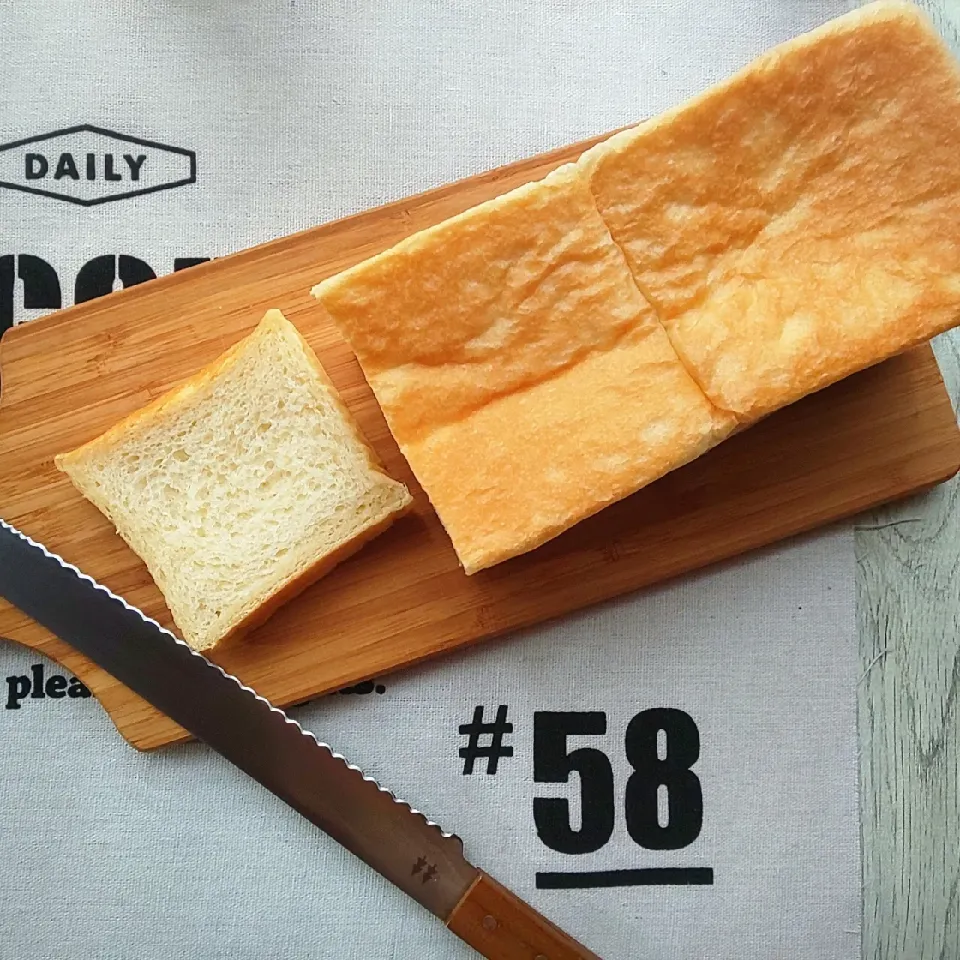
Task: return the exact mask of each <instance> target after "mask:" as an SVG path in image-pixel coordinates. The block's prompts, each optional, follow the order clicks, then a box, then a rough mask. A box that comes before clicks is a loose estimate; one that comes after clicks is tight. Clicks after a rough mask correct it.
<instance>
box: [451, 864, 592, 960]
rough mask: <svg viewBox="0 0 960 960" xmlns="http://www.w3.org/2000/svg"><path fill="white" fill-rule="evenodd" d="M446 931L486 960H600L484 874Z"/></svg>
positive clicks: (462, 903)
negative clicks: (448, 930) (467, 944)
mask: <svg viewBox="0 0 960 960" xmlns="http://www.w3.org/2000/svg"><path fill="white" fill-rule="evenodd" d="M447 927H449V929H450V930H452V931H453V932H454V933H455V934H456V935H457V936H458V937H460V939H461V940H464V941H466V942H467V943H469V944H470V946H471V947H473V949H474V950H476V951H478V952H479V953H480V954H482V955H483V956H484V957H486V958H487V960H600V958H599V957H598V956H597V955H596V954H595V953H591V952H590V951H589V950H588V949H587V948H586V947H582V946H581V945H580V944H579V943H577V941H576V940H574V939H573V938H572V937H568V936H567V934H565V933H564V932H563V931H562V930H561V929H560V928H559V927H555V926H554V925H553V924H552V923H551V922H550V921H549V920H547V918H546V917H543V916H541V915H540V914H539V913H537V911H536V910H534V909H533V907H531V906H530V905H529V904H528V903H524V901H523V900H521V899H520V898H519V897H518V896H516V894H513V893H511V892H510V891H509V890H508V889H507V888H506V887H504V886H501V885H500V884H499V883H497V881H496V880H494V879H493V878H492V877H490V876H488V875H487V874H485V873H484V872H483V871H481V872H480V876H479V877H477V879H476V881H475V882H474V884H473V886H472V887H470V889H469V890H468V891H467V892H466V893H465V894H464V896H463V899H462V900H461V901H460V902H459V903H458V904H457V906H456V907H454V910H453V913H451V914H450V918H449V919H448V920H447Z"/></svg>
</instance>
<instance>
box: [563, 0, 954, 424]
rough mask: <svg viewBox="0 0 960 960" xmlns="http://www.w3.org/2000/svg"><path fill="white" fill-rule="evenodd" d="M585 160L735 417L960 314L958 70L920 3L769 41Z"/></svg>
mask: <svg viewBox="0 0 960 960" xmlns="http://www.w3.org/2000/svg"><path fill="white" fill-rule="evenodd" d="M580 165H581V168H582V169H583V171H584V172H585V174H586V175H587V176H588V177H589V180H590V185H591V189H592V191H593V194H594V196H595V198H596V202H597V206H598V209H599V211H600V214H601V216H602V217H603V218H604V220H605V222H606V224H607V226H608V227H609V229H610V231H611V234H612V236H613V238H614V239H615V240H616V241H617V243H618V244H619V245H620V247H621V248H622V249H623V251H624V253H625V254H626V257H627V261H628V262H629V264H630V267H631V269H632V271H633V274H634V277H635V279H636V281H637V284H638V286H639V287H640V289H641V290H642V291H643V293H644V294H645V296H646V297H647V299H648V300H649V301H650V302H651V303H652V304H653V305H654V307H655V308H656V310H657V312H658V315H659V317H660V319H661V321H662V322H663V323H664V326H665V328H666V330H667V332H668V334H669V335H670V338H671V340H672V342H673V344H674V346H675V347H676V349H677V351H678V353H679V354H680V355H681V357H682V358H683V360H684V362H685V363H686V365H687V368H688V369H689V370H690V371H691V372H692V373H693V375H694V377H695V378H696V379H697V381H698V382H699V384H700V385H701V387H702V388H703V389H704V391H705V392H706V394H707V395H708V396H709V397H710V399H711V400H712V401H713V402H714V403H715V404H716V405H718V406H719V407H722V408H723V409H725V410H729V411H732V412H733V413H735V414H736V416H737V417H738V418H739V419H740V420H741V421H743V422H750V421H753V420H755V419H757V418H758V417H760V416H763V415H764V414H767V413H769V412H771V411H772V410H775V409H777V408H778V407H782V406H784V405H786V404H788V403H790V402H792V401H794V400H797V399H798V398H800V397H802V396H804V395H806V394H808V393H811V392H813V391H815V390H818V389H820V388H821V387H824V386H826V385H827V384H829V383H832V382H834V381H836V380H839V379H841V378H843V377H845V376H847V375H848V374H851V373H853V372H855V371H857V370H859V369H862V368H863V367H866V366H869V365H871V364H874V363H876V362H878V361H880V360H883V359H885V358H887V357H889V356H891V355H893V354H895V353H897V352H900V351H902V350H904V349H906V348H908V347H910V346H913V345H915V344H917V343H919V342H921V341H924V340H927V339H929V338H930V337H932V336H934V335H936V334H938V333H940V332H942V331H943V330H945V329H947V328H949V327H952V326H954V325H955V324H957V322H958V321H960V71H958V69H957V63H956V61H955V60H954V58H953V57H952V56H951V54H950V53H949V51H948V50H947V48H946V47H945V45H944V44H943V42H942V41H941V40H940V38H939V37H938V36H937V35H936V33H935V31H934V30H933V28H932V26H931V25H930V23H929V22H928V21H927V19H926V17H925V16H924V15H923V14H922V13H921V12H920V11H919V10H918V9H917V8H916V7H915V6H914V5H913V4H911V3H899V2H881V3H874V4H870V5H868V6H865V7H862V8H860V9H858V10H856V11H854V12H852V13H850V14H847V15H845V16H842V17H839V18H837V19H836V20H833V21H831V22H829V23H827V24H826V25H824V26H822V27H820V28H819V29H817V30H815V31H813V32H811V33H809V34H806V35H804V36H801V37H799V38H796V39H794V40H792V41H790V42H788V43H785V44H782V45H781V46H779V47H775V48H773V49H772V50H771V51H769V52H768V53H766V54H764V55H763V56H761V57H760V58H759V59H758V60H756V61H755V62H753V63H752V64H750V65H749V66H748V67H747V68H745V69H744V70H742V71H740V72H739V73H738V74H736V75H735V76H733V77H732V78H731V79H729V80H728V81H726V82H724V83H722V84H720V85H719V86H717V87H715V88H713V89H711V90H709V91H707V92H706V93H704V94H702V95H700V96H698V97H696V98H694V99H693V100H691V101H690V102H688V103H686V104H684V105H682V106H680V107H678V108H677V109H674V110H671V111H669V112H667V113H665V114H663V115H661V116H659V117H657V118H655V119H653V120H650V121H648V122H646V123H643V124H641V125H640V126H638V127H636V128H633V129H631V130H628V131H625V132H623V133H620V134H617V135H615V136H613V137H612V138H610V139H609V140H607V141H605V142H603V143H602V144H600V145H599V146H597V147H594V148H593V149H592V150H590V151H588V152H587V153H586V154H584V156H583V157H582V158H581V160H580Z"/></svg>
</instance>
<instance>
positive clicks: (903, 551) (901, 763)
mask: <svg viewBox="0 0 960 960" xmlns="http://www.w3.org/2000/svg"><path fill="white" fill-rule="evenodd" d="M919 3H920V6H922V7H924V8H925V9H926V10H927V11H928V13H930V14H931V16H932V18H933V20H934V22H935V23H936V25H937V27H938V29H939V30H940V32H941V34H942V35H943V36H944V38H945V39H946V40H947V42H948V43H949V44H950V46H951V48H952V49H953V52H954V53H955V54H957V56H958V57H960V0H919ZM935 349H936V353H937V357H938V359H939V360H940V364H941V368H942V370H943V373H944V377H945V379H946V381H947V384H948V387H949V390H950V394H951V396H952V397H953V401H954V405H955V406H956V405H957V404H958V403H960V334H958V333H957V332H956V331H954V332H953V333H951V334H947V335H945V336H943V337H940V338H939V339H938V340H937V341H936V342H935ZM856 538H857V561H858V581H857V587H858V608H859V620H860V658H861V663H862V668H863V676H862V679H861V681H860V686H859V714H860V742H861V752H860V766H861V817H862V836H863V874H864V903H863V956H864V958H865V960H957V958H960V483H958V481H957V480H952V481H951V482H950V483H948V484H945V485H943V486H941V487H938V488H937V489H936V490H933V491H931V492H930V493H928V494H925V495H923V496H919V497H915V498H912V499H910V500H909V501H905V502H903V503H901V504H898V505H897V506H896V507H895V508H888V509H884V510H880V511H876V512H875V513H873V514H871V515H870V516H866V517H864V518H862V519H861V520H860V521H859V522H858V526H857V534H856Z"/></svg>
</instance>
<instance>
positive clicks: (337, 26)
mask: <svg viewBox="0 0 960 960" xmlns="http://www.w3.org/2000/svg"><path fill="white" fill-rule="evenodd" d="M850 5H851V4H849V3H848V2H846V0H834V2H831V0H779V2H770V3H766V4H763V5H760V4H756V3H754V2H753V0H718V2H715V3H712V4H702V3H701V2H699V0H660V2H649V3H630V4H627V3H620V2H612V3H605V4H595V3H586V2H581V3H578V2H574V0H549V2H539V3H523V4H520V3H508V2H505V0H496V2H488V3H484V4H467V3H453V2H448V3H441V2H429V0H406V2H399V0H396V2H383V3H374V2H366V0H354V2H339V3H328V4H322V5H321V4H310V3H306V2H304V0H285V2H282V3H281V2H278V0H257V2H254V0H234V2H230V3H226V2H216V0H151V2H147V3H141V4H128V3H125V2H121V0H98V2H95V3H89V2H87V3H83V2H79V0H45V2H38V3H35V4H30V5H24V4H21V3H16V2H14V0H0V91H2V94H0V96H2V100H0V106H2V111H0V141H2V142H8V141H12V140H16V139H20V138H23V137H28V136H31V135H34V134H39V133H43V132H47V131H49V130H53V129H57V128H60V127H67V126H72V125H75V124H79V123H93V124H97V125H100V126H104V127H107V128H110V129H115V130H118V131H120V132H122V133H128V134H132V135H134V136H140V137H144V138H147V139H155V140H159V141H161V142H164V143H168V144H172V145H175V146H180V147H185V148H189V149H193V150H196V152H197V161H198V182H197V183H196V184H195V185H193V186H189V187H183V188H179V189H176V190H173V191H166V192H161V193H157V194H153V195H149V196H144V197H139V198H136V199H130V200H124V201H120V202H116V203H109V204H106V205H104V206H101V207H93V208H88V209H86V208H80V207H74V206H71V205H69V204H66V203H63V202H58V201H54V200H50V199H47V198H42V197H35V196H29V195H24V194H18V193H15V192H13V191H9V190H0V241H2V244H0V256H2V255H5V254H20V253H30V254H33V255H36V256H41V257H43V258H44V259H46V260H47V261H48V262H49V263H51V265H53V266H54V267H55V269H56V270H57V272H58V274H59V277H60V282H61V286H62V288H63V293H64V305H67V304H69V303H70V302H72V290H73V282H74V278H75V276H76V273H77V270H78V269H79V267H80V266H81V264H83V263H84V262H86V261H88V260H89V259H90V258H91V257H94V256H97V255H100V254H120V253H125V254H129V255H132V256H136V257H140V258H141V259H144V260H145V261H147V262H148V263H149V264H150V265H151V266H152V267H153V269H154V270H155V271H156V272H157V273H158V274H159V273H166V272H169V271H170V270H171V269H172V264H173V260H174V258H175V257H187V256H217V255H222V254H225V253H228V252H230V251H233V250H236V249H239V248H241V247H244V246H248V245H250V244H253V243H257V242H259V241H262V240H265V239H268V238H271V237H275V236H279V235H282V234H285V233H288V232H291V231H293V230H297V229H301V228H304V227H307V226H310V225H312V224H315V223H319V222H322V221H325V220H328V219H332V218H335V217H338V216H342V215H345V214H348V213H351V212H355V211H358V210H361V209H364V208H367V207H369V206H372V205H375V204H378V203H381V202H384V201H387V200H390V199H394V198H397V197H401V196H403V195H405V194H409V193H412V192H415V191H419V190H422V189H425V188H428V187H430V186H433V185H437V184H440V183H443V182H446V181H449V180H451V179H454V178H457V177H460V176H464V175H467V174H470V173H472V172H476V171H479V170H482V169H486V168H489V167H491V166H495V165H497V164H500V163H503V162H508V161H510V160H513V159H517V158H520V157H523V156H527V155H530V154H533V153H537V152H539V151H541V150H544V149H548V148H550V147H554V146H558V145H561V144H563V143H567V142H570V141H573V140H577V139H581V138H583V137H586V136H589V135H592V134H596V133H601V132H603V131H605V130H608V129H611V128H613V127H616V126H619V125H622V124H625V123H628V122H631V121H633V120H636V119H639V118H641V117H643V116H646V115H649V114H652V113H655V112H657V111H659V110H661V109H663V108H665V107H667V106H670V105H672V104H674V103H676V102H678V101H679V100H681V99H682V98H684V97H686V96H688V95H690V94H692V93H695V92H697V91H698V90H700V89H702V88H704V87H706V86H708V85H709V84H711V83H713V82H715V81H716V80H718V79H720V78H722V77H723V76H725V75H727V74H729V73H730V72H731V71H733V70H734V69H736V68H738V67H739V66H741V65H742V64H744V63H745V62H747V61H748V60H749V59H750V58H751V57H752V56H754V55H755V54H757V53H759V52H760V51H761V50H763V49H764V48H766V47H768V46H770V45H772V44H773V43H776V42H778V41H780V40H783V39H786V38H788V37H790V36H793V35H795V34H796V33H798V32H801V31H802V30H805V29H808V28H810V27H812V26H814V25H815V24H817V23H820V22H822V21H823V20H825V19H827V18H828V17H830V16H834V15H836V14H839V13H841V12H843V11H844V10H846V9H847V8H848V7H849V6H850ZM33 315H34V313H33V312H31V311H29V310H25V309H23V307H22V305H20V304H18V305H17V306H16V319H17V320H18V321H23V320H27V319H29V318H30V317H31V316H33ZM0 455H2V451H0ZM853 590H854V570H853V552H852V542H851V537H850V534H849V532H848V531H847V530H845V529H840V530H833V531H829V532H823V533H820V534H816V535H813V536H811V537H808V538H806V539H805V540H803V541H801V542H794V543H791V544H786V545H781V546H778V547H776V548H774V549H771V550H768V551H764V552H762V553H759V554H756V555H754V556H751V557H749V558H745V559H742V560H740V561H738V562H736V563H732V564H728V565H725V566H724V567H722V568H719V569H716V570H712V571H708V572H705V573H701V574H698V575H696V576H692V577H687V578H685V579H684V580H683V581H681V582H678V583H675V584H672V585H669V586H665V587H661V588H658V589H655V590H651V591H646V592H644V593H643V594H640V595H637V596H634V597H629V598H623V599H621V600H619V601H616V602H614V603H610V604H607V605H605V606H603V607H600V608H597V609H594V610H591V611H587V612H584V613H582V614H580V615H577V616H574V617H569V618H567V619H565V620H564V621H562V622H560V623H557V624H552V625H550V626H547V627H543V628H539V629H537V630H533V631H529V632H527V633H525V634H523V635H517V636H513V637H510V638H507V639H505V640H503V641H500V642H497V643H493V644H489V645H486V646H484V647H480V648H477V649H474V650H472V651H470V652H469V653H467V654H465V655H458V656H455V657H452V658H448V659H446V660H444V661H442V662H439V663H436V664H429V665H427V666H425V667H422V668H420V669H418V670H416V671H413V672H408V673H406V674H404V675H403V676H401V677H388V678H381V682H382V683H383V684H384V685H385V686H386V692H385V693H384V694H382V695H377V694H369V695H366V696H357V695H353V696H334V697H328V698H324V699H323V700H320V701H318V702H316V703H314V704H311V705H309V706H306V707H303V708H301V709H300V710H298V711H297V715H298V716H299V717H300V718H301V719H303V720H305V721H306V722H307V724H308V725H309V726H310V727H311V728H312V729H314V730H315V731H316V732H317V733H318V734H319V735H320V736H321V737H323V738H325V739H327V740H329V741H330V742H332V743H333V744H335V745H336V746H337V747H338V748H339V749H341V750H343V751H344V752H346V753H348V755H350V756H351V758H352V759H354V760H355V762H357V763H359V764H360V765H361V766H363V767H364V769H365V770H366V771H367V772H368V773H370V774H371V775H375V776H379V777H381V778H382V779H383V780H384V781H385V782H386V783H387V784H388V785H390V786H391V787H394V788H395V789H396V790H397V792H399V793H400V794H401V795H404V796H406V797H408V798H409V799H410V800H411V801H412V802H413V803H414V804H415V805H416V806H419V807H420V808H421V809H425V810H427V811H428V812H429V813H430V814H431V816H433V818H434V819H437V820H439V821H440V822H441V823H443V824H444V825H445V826H446V827H447V829H451V830H454V831H456V832H458V833H460V834H461V836H463V838H464V840H465V843H466V847H467V852H468V854H469V855H470V856H471V857H472V858H473V859H474V861H475V862H477V863H478V864H480V865H482V866H483V867H485V868H486V869H488V870H489V871H490V872H491V873H493V874H494V875H496V876H498V877H500V878H501V879H502V880H503V881H504V882H506V883H508V884H509V885H511V886H513V887H514V889H515V890H516V891H517V892H518V893H519V894H520V895H522V896H524V897H526V898H528V899H529V900H530V901H531V902H533V903H534V904H536V906H537V907H538V908H539V909H541V910H543V912H544V913H546V914H547V915H548V916H550V917H552V918H554V919H556V920H557V921H558V922H560V923H561V924H562V925H564V926H565V927H566V928H567V929H568V930H569V931H570V932H571V933H572V934H574V935H575V936H577V937H578V938H580V939H582V940H583V941H584V942H585V943H586V944H587V945H588V946H590V947H591V948H592V949H594V950H595V951H596V952H597V953H598V954H599V955H601V956H603V957H605V958H607V960H611V958H614V960H616V958H622V960H632V958H647V957H650V958H671V957H698V958H721V957H722V958H726V957H737V958H743V960H748V958H758V960H760V958H778V957H787V956H789V957H791V958H807V957H809V958H822V960H826V958H854V957H859V952H860V940H859V917H860V867H859V850H858V837H859V828H858V821H857V773H856V770H857V768H856V718H855V684H856V680H857V676H856V659H855V653H856V651H855V624H854V596H853ZM36 662H38V657H37V656H36V655H35V654H33V653H31V652H29V651H25V650H22V649H20V648H18V647H16V646H14V645H9V644H4V645H0V683H3V681H4V678H5V677H7V676H9V675H18V674H24V673H27V672H28V671H29V668H30V666H31V665H32V664H34V663H36ZM47 669H48V671H55V670H56V668H55V667H54V666H52V665H49V666H48V668H47ZM5 692H6V685H5V684H3V686H0V693H5ZM4 699H5V698H4ZM499 703H504V704H507V705H508V706H509V708H510V719H511V720H512V721H513V723H514V724H515V733H514V735H513V737H512V738H511V742H512V744H513V746H514V749H515V756H514V757H513V758H508V759H505V760H503V761H501V769H500V772H499V773H498V774H497V775H496V776H487V775H486V774H484V773H482V772H478V773H476V774H474V775H473V776H470V777H467V776H463V775H462V773H461V761H460V760H459V758H458V756H457V750H458V747H459V746H460V745H461V738H460V737H459V735H458V733H457V727H458V725H459V724H460V723H464V722H467V721H468V720H469V719H470V716H471V714H472V711H473V708H474V707H475V706H476V705H478V704H482V705H484V706H485V707H486V709H487V712H488V713H489V712H491V711H492V710H494V709H495V708H496V706H497V704H499ZM651 706H671V707H678V708H680V709H684V710H686V711H687V712H689V713H690V714H691V715H692V716H693V717H694V718H695V719H696V721H697V724H698V727H699V729H700V735H701V759H700V761H699V762H698V764H697V765H696V767H695V768H694V769H695V770H696V771H697V772H698V775H699V776H700V779H701V782H702V784H703V792H704V827H703V831H702V833H701V835H700V837H699V838H698V839H697V840H696V841H695V843H694V844H693V845H691V846H690V847H689V848H687V849H685V850H683V851H679V852H675V853H673V854H665V853H655V852H651V851H645V850H642V849H641V848H639V847H638V846H637V845H636V844H634V843H633V842H632V841H631V840H630V838H629V837H628V836H627V835H626V832H625V830H624V828H623V817H622V804H623V801H622V797H623V785H624V782H625V780H626V777H627V776H628V774H629V772H630V771H629V767H628V765H627V764H626V761H625V760H624V758H623V749H622V737H623V730H624V727H625V725H626V722H627V721H628V720H629V718H630V717H631V716H633V714H634V713H636V712H637V711H638V710H640V709H643V708H646V707H651ZM565 709H566V710H604V711H606V712H607V715H608V724H609V731H610V732H609V734H608V735H607V737H605V738H602V739H594V740H584V741H579V740H578V741H576V742H574V743H573V744H572V745H573V746H579V745H581V744H582V743H583V744H586V743H589V744H591V745H595V746H602V748H603V749H604V750H605V751H606V752H607V753H608V755H609V756H610V757H611V760H612V762H613V764H614V769H615V775H616V785H617V786H616V791H617V798H618V799H617V809H618V815H617V816H618V819H617V827H616V831H615V834H614V839H613V840H611V842H610V844H608V845H607V847H605V848H604V849H603V850H602V851H599V852H598V853H596V854H591V855H586V856H583V857H564V856H562V855H560V854H555V853H552V852H551V851H549V850H548V849H547V848H546V847H544V846H543V844H541V843H540V841H539V839H538V838H537V836H536V833H535V830H534V826H533V820H532V813H531V804H532V798H533V797H534V796H541V795H542V796H570V797H574V796H576V794H577V785H576V783H575V782H574V783H571V784H570V785H569V786H568V787H560V786H556V787H551V786H543V785H540V784H534V783H533V782H532V747H531V743H532V716H533V711H534V710H565ZM0 737H2V744H3V748H2V751H0V817H2V821H0V822H2V830H0V863H2V864H3V865H4V869H3V871H2V872H0V957H2V958H8V957H9V958H11V960H41V958H43V960H52V958H64V960H66V958H75V957H81V956H82V957H87V958H125V960H126V958H132V957H137V958H149V960H179V958H186V957H190V958H221V957H222V958H228V957H229V958H247V957H249V958H254V957H263V956H275V957H290V958H306V957H323V958H335V957H336V958H353V957H357V958H359V957H371V956H372V957H396V958H401V960H406V958H410V960H413V958H418V960H426V958H430V957H437V958H440V957H460V956H463V957H467V956H469V955H470V953H469V951H467V950H466V949H465V948H463V947H461V946H460V945H459V943H458V942H457V941H456V940H455V939H453V938H452V937H451V936H450V935H449V934H448V933H446V932H445V931H444V930H443V928H442V927H441V926H440V925H439V924H438V923H437V922H436V921H434V920H432V919H431V918H429V917H427V916H426V915H424V914H423V913H422V912H421V911H420V910H419V909H418V908H417V907H415V906H414V905H412V904H411V903H409V902H407V901H406V900H405V898H404V897H403V896H402V895H401V894H399V893H398V892H397V891H395V890H393V889H391V888H388V887H387V886H386V885H385V884H384V883H382V882H381V881H380V880H379V879H378V878H377V877H376V876H374V875H373V874H372V873H371V872H370V871H369V870H367V869H365V868H364V867H362V865H360V864H358V863H356V862H354V861H353V860H352V859H351V858H349V857H348V856H347V855H346V854H344V853H343V852H342V851H341V850H340V849H339V848H337V847H336V846H335V845H334V844H333V843H332V842H330V841H328V840H327V838H326V837H324V836H323V835H321V834H319V833H318V832H317V831H316V830H314V829H313V828H312V827H310V826H309V825H307V824H306V823H305V822H302V821H300V820H299V819H298V818H297V817H296V815H294V814H293V813H292V812H290V811H288V810H287V809H285V808H284V807H283V806H282V805H281V804H280V803H279V802H278V801H275V800H274V799H273V798H272V797H271V796H270V795H269V794H267V793H266V792H265V791H263V790H262V789H261V788H259V787H258V786H257V785H255V784H253V783H251V782H249V781H247V780H246V779H244V778H243V777H242V776H241V775H240V774H239V773H238V772H236V771H235V770H234V769H233V768H231V767H230V766H229V765H228V764H226V763H225V762H223V761H221V760H220V759H219V758H217V757H216V756H214V755H212V754H211V753H210V751H208V750H207V749H205V748H203V747H200V746H197V745H188V746H185V747H180V748H174V749H171V750H168V751H163V752H160V753H158V754H154V755H139V754H137V753H135V752H134V751H132V750H131V749H130V748H129V747H127V746H126V745H125V744H124V743H123V742H122V741H121V740H120V738H119V737H118V736H117V735H116V733H115V731H114V729H113V727H112V724H111V723H110V721H109V719H108V718H107V717H106V716H105V715H104V714H103V713H102V712H101V711H100V709H99V707H98V706H97V705H96V703H95V701H93V700H59V701H51V700H42V701H41V700H27V701H25V702H24V703H23V706H22V708H21V709H20V710H17V711H13V710H6V709H3V708H2V704H0ZM481 766H482V765H481ZM573 861H576V862H575V863H573ZM661 864H662V865H709V866H712V867H713V868H714V869H715V871H716V883H715V884H714V886H712V887H700V888H669V887H667V888H619V889H614V890H601V891H539V890H536V889H535V888H534V874H535V872H536V871H537V870H538V869H546V870H557V869H564V868H566V869H573V868H576V869H581V870H584V869H609V868H612V867H639V866H657V865H661Z"/></svg>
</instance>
